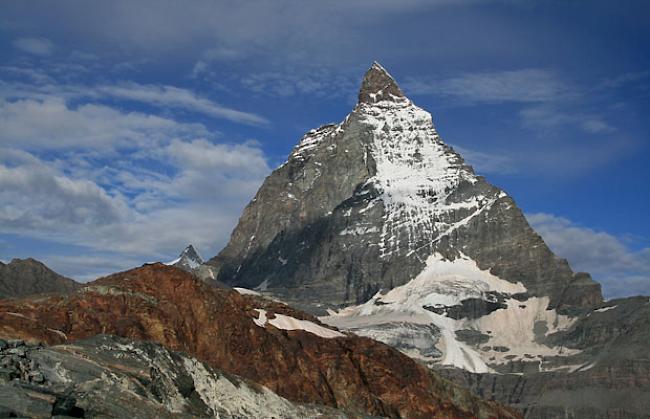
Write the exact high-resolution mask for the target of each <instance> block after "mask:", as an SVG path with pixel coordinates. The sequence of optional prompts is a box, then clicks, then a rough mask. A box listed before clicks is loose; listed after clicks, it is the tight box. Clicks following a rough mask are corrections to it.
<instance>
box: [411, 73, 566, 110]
mask: <svg viewBox="0 0 650 419" xmlns="http://www.w3.org/2000/svg"><path fill="white" fill-rule="evenodd" d="M404 87H405V89H406V90H407V91H408V92H411V93H413V94H416V95H436V96H442V97H448V98H452V99H455V100H458V101H460V102H462V103H470V104H473V103H503V102H519V103H537V102H549V101H555V100H558V99H559V98H561V97H566V96H567V95H569V94H570V91H571V89H570V86H567V85H566V83H565V82H563V81H562V80H561V79H560V78H559V77H558V76H557V75H556V74H555V73H553V72H551V71H549V70H544V69H537V68H529V69H522V70H506V71H492V72H480V73H465V74H463V75H461V76H458V77H452V78H447V79H442V80H421V79H415V78H410V79H407V81H406V83H405V84H404Z"/></svg>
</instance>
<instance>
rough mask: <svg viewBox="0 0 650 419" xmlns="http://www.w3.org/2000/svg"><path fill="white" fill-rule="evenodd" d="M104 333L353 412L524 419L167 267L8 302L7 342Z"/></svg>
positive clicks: (4, 313)
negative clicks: (143, 342)
mask: <svg viewBox="0 0 650 419" xmlns="http://www.w3.org/2000/svg"><path fill="white" fill-rule="evenodd" d="M99 333H106V334H112V335H118V336H123V337H128V338H132V339H137V340H149V341H154V342H157V343H159V344H162V345H164V346H166V347H167V348H170V349H173V350H180V351H183V352H187V353H189V354H191V355H192V356H195V357H197V358H198V359H201V360H202V361H204V362H206V363H207V364H208V365H210V366H211V367H213V368H218V369H220V370H222V371H224V372H226V373H231V374H237V375H239V376H242V377H244V378H246V379H249V380H253V381H255V382H257V383H259V384H262V385H264V386H266V387H268V388H269V389H271V390H273V391H274V392H276V393H278V394H279V395H280V396H283V397H285V398H287V399H289V400H292V401H295V402H300V403H317V404H322V405H326V406H332V407H337V408H338V409H341V410H343V411H345V412H348V413H353V414H362V415H363V414H365V415H368V414H370V415H377V416H388V417H410V418H470V417H479V418H511V417H517V416H518V415H517V414H515V413H513V412H511V411H509V410H508V409H505V408H503V407H500V406H499V405H497V404H495V403H488V402H484V401H481V400H480V399H479V398H476V397H474V396H470V394H469V393H468V392H466V391H464V390H461V389H460V388H458V387H456V386H454V385H452V384H451V383H450V382H448V381H445V380H442V379H440V378H439V377H438V376H437V375H435V374H434V373H432V372H431V371H429V370H428V369H427V368H425V367H423V366H421V365H420V364H418V363H417V362H415V361H413V360H412V359H410V358H409V357H407V356H405V355H403V354H401V353H400V352H398V351H397V350H395V349H393V348H391V347H389V346H387V345H385V344H382V343H379V342H376V341H373V340H370V339H367V338H362V337H358V336H354V335H350V336H347V335H344V334H342V333H340V332H339V331H337V330H335V329H332V328H328V327H327V326H325V325H323V324H321V323H320V322H319V321H318V320H317V319H316V318H314V317H312V316H310V315H308V314H305V313H301V312H299V311H297V310H294V309H291V308H290V307H288V306H286V305H284V304H280V303H277V302H274V301H270V300H265V299H262V298H260V297H257V296H255V295H249V294H246V295H243V294H239V293H238V292H237V291H234V290H226V289H217V288H214V287H212V286H210V285H208V284H206V283H204V282H202V281H201V280H199V279H197V278H195V277H194V276H193V275H191V274H190V273H187V272H185V271H183V270H180V269H178V268H174V267H170V266H165V265H163V264H154V265H145V266H144V267H142V268H138V269H133V270H130V271H126V272H122V273H118V274H115V275H111V276H108V277H105V278H100V279H98V280H97V281H94V282H91V283H89V284H88V285H86V286H84V287H83V288H82V289H80V290H79V291H77V292H76V293H74V294H71V295H68V296H50V297H47V298H40V297H39V298H38V299H32V300H29V299H27V300H5V301H2V302H0V336H6V337H14V338H21V339H35V340H38V341H44V342H48V343H51V344H58V343H66V342H67V343H70V342H73V341H75V340H78V339H85V338H88V337H91V336H94V335H96V334H99Z"/></svg>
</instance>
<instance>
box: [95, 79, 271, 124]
mask: <svg viewBox="0 0 650 419" xmlns="http://www.w3.org/2000/svg"><path fill="white" fill-rule="evenodd" d="M88 93H90V94H93V93H94V94H97V95H99V96H102V95H105V96H110V97H115V98H119V99H124V100H132V101H137V102H144V103H148V104H152V105H156V106H161V107H169V108H179V109H184V110H189V111H192V112H199V113H202V114H205V115H208V116H211V117H215V118H223V119H228V120H231V121H235V122H240V123H244V124H252V125H262V124H267V123H268V122H269V121H268V120H267V119H266V118H264V117H262V116H259V115H256V114H254V113H250V112H242V111H239V110H235V109H231V108H228V107H225V106H222V105H220V104H218V103H216V102H214V101H212V100H209V99H206V98H204V97H201V96H199V95H197V94H196V93H194V92H192V91H190V90H187V89H181V88H178V87H174V86H156V85H141V84H137V83H118V84H114V85H103V86H97V87H95V88H92V87H91V88H90V92H87V94H88Z"/></svg>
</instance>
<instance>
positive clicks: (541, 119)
mask: <svg viewBox="0 0 650 419" xmlns="http://www.w3.org/2000/svg"><path fill="white" fill-rule="evenodd" d="M637 77H639V75H637V74H635V75H627V76H624V77H622V78H620V79H616V80H611V82H610V83H609V84H610V85H611V86H614V85H618V84H620V83H626V82H628V81H629V80H630V79H636V78H637ZM405 86H406V89H407V90H408V91H409V92H411V93H413V94H416V95H418V94H419V95H434V96H438V97H441V98H445V99H446V100H447V101H450V100H451V102H450V103H451V105H452V106H476V105H486V104H503V103H512V104H518V105H520V106H521V109H520V111H519V117H520V120H521V124H522V125H523V126H524V127H526V128H530V129H533V130H543V131H544V133H546V132H548V131H551V130H556V129H560V128H563V127H575V128H577V129H579V130H581V131H584V132H587V133H589V134H604V133H608V132H612V131H615V129H616V128H615V127H613V126H612V125H611V124H610V123H609V122H607V121H606V119H605V118H604V117H603V116H601V115H599V114H598V113H596V112H586V111H581V110H579V109H580V108H584V107H585V106H586V105H585V102H586V101H587V99H586V98H585V96H586V95H587V94H588V90H589V89H585V88H583V87H580V86H577V85H575V84H573V83H569V82H567V81H565V80H563V79H562V78H561V77H560V76H558V75H557V74H556V73H555V72H553V71H550V70H545V69H536V68H529V69H522V70H505V71H492V72H478V73H465V74H463V75H461V76H458V77H452V78H447V79H437V80H436V79H432V80H424V79H415V78H410V79H407V82H406V84H405Z"/></svg>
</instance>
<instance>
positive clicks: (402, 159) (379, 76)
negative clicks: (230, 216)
mask: <svg viewBox="0 0 650 419" xmlns="http://www.w3.org/2000/svg"><path fill="white" fill-rule="evenodd" d="M439 260H441V261H455V260H471V261H472V263H475V264H476V267H477V269H480V270H482V271H489V272H490V273H491V274H493V275H495V276H497V277H498V278H500V279H501V280H503V281H505V282H506V283H510V284H519V288H520V291H518V293H519V294H525V295H526V296H530V297H538V298H546V299H547V301H546V306H548V308H563V309H568V308H570V307H589V306H593V305H594V304H598V303H599V302H601V301H602V296H601V293H600V286H599V285H598V284H597V283H595V282H594V281H592V280H591V278H590V277H589V275H587V274H575V273H574V272H572V271H571V268H570V267H569V264H568V263H567V261H566V260H564V259H561V258H559V257H557V256H556V255H554V254H553V253H552V252H551V250H550V249H549V248H548V247H547V246H546V244H545V243H544V241H543V240H542V239H541V237H540V236H539V235H538V234H536V233H535V232H534V231H533V229H532V228H531V227H530V226H529V224H528V222H527V221H526V219H525V217H524V216H523V214H522V212H521V210H520V209H519V208H517V206H516V204H515V202H514V200H513V199H512V198H511V197H510V196H508V195H507V194H506V193H505V192H504V191H502V190H500V189H499V188H497V187H495V186H493V185H491V184H489V183H488V182H487V181H486V180H485V179H484V178H482V177H481V176H477V175H476V174H475V173H474V171H473V170H472V168H471V167H470V166H468V165H467V164H466V163H465V162H464V160H463V159H462V157H461V156H460V155H459V154H458V153H456V152H455V151H454V150H453V149H452V148H451V147H449V146H448V145H446V144H445V143H444V142H443V141H442V139H441V138H440V136H439V135H438V133H437V131H436V129H435V127H434V125H433V122H432V119H431V115H430V114H429V113H428V112H426V111H424V110H422V109H420V108H418V107H417V106H415V105H414V104H413V102H412V101H411V100H409V99H408V98H407V97H406V96H405V95H404V94H403V92H402V91H401V89H400V88H399V86H398V85H397V83H396V82H395V80H394V79H393V78H392V77H391V76H390V75H389V74H388V72H386V70H385V69H384V68H383V67H381V66H380V65H379V64H377V63H374V64H373V65H372V67H371V68H370V69H369V70H368V71H367V73H366V74H365V76H364V78H363V81H362V84H361V89H360V91H359V101H358V103H357V105H356V107H355V108H354V110H353V111H352V112H351V113H350V114H349V115H347V116H346V117H345V119H344V120H343V121H342V122H341V123H339V124H336V125H324V126H322V127H320V128H318V129H315V130H312V131H310V132H308V133H307V134H305V136H304V137H303V138H302V139H301V140H300V142H299V143H298V145H297V146H296V147H295V148H294V149H293V151H292V152H291V154H290V155H289V158H288V160H287V161H286V162H285V163H284V164H283V165H282V166H280V167H279V168H278V169H276V170H275V171H274V172H273V173H272V174H271V175H270V176H269V177H267V178H266V180H265V181H264V183H263V185H262V187H261V188H260V189H259V191H258V192H257V194H256V195H255V197H254V198H253V200H252V201H251V202H250V203H249V204H248V206H247V207H246V208H245V209H244V212H243V214H242V216H241V218H240V220H239V223H238V225H237V226H236V228H235V230H234V231H233V233H232V236H231V239H230V241H229V243H228V245H227V246H226V247H225V248H224V249H223V250H222V251H221V252H220V253H219V254H218V255H217V256H216V257H214V258H212V259H210V260H209V261H208V262H207V265H209V266H210V267H211V271H212V272H211V275H210V276H213V277H214V278H216V279H217V280H219V281H222V282H225V283H226V284H230V285H235V286H241V287H246V288H260V289H264V290H266V291H267V292H270V293H272V294H273V295H276V296H278V297H280V298H282V299H285V300H287V301H290V302H291V301H295V302H299V303H301V304H305V303H307V304H310V305H312V306H313V307H318V306H321V305H322V306H329V307H337V306H347V305H350V304H360V303H364V302H366V301H368V300H369V299H370V298H372V297H373V296H374V295H375V294H376V293H377V292H379V291H386V290H390V289H392V288H395V287H397V286H400V285H404V284H406V283H408V282H409V281H411V280H412V279H414V278H415V277H417V276H418V275H419V274H421V273H422V272H424V271H426V270H427V269H430V268H431V266H432V265H435V264H436V263H437V261H439Z"/></svg>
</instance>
